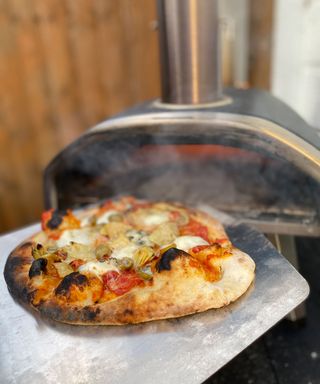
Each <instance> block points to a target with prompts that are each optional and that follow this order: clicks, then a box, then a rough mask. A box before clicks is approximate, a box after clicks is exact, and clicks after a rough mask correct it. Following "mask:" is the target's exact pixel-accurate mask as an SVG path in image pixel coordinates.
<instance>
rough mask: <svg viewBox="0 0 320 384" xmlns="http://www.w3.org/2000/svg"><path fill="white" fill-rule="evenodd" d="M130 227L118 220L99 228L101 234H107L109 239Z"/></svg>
mask: <svg viewBox="0 0 320 384" xmlns="http://www.w3.org/2000/svg"><path fill="white" fill-rule="evenodd" d="M130 229H131V227H130V225H128V224H125V223H119V222H112V223H107V224H105V225H104V226H103V227H102V228H101V230H100V233H101V235H104V236H108V237H110V238H111V239H112V238H116V237H118V236H119V235H120V234H125V233H126V232H128V231H129V230H130Z"/></svg>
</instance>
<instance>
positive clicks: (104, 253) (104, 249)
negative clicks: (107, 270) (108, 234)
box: [95, 244, 112, 261]
mask: <svg viewBox="0 0 320 384" xmlns="http://www.w3.org/2000/svg"><path fill="white" fill-rule="evenodd" d="M111 252H112V250H111V248H110V246H109V245H108V244H100V245H98V246H97V248H96V249H95V254H96V257H97V259H98V260H100V261H102V260H105V259H107V258H108V257H109V256H110V255H111Z"/></svg>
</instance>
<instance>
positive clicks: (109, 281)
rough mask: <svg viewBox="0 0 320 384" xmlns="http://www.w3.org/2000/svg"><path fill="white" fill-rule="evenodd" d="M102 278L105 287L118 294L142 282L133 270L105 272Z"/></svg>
mask: <svg viewBox="0 0 320 384" xmlns="http://www.w3.org/2000/svg"><path fill="white" fill-rule="evenodd" d="M102 279H103V282H104V285H105V287H106V288H108V289H109V290H110V291H112V292H114V293H115V294H117V295H119V296H120V295H123V294H125V293H127V292H129V291H130V290H131V289H132V288H134V287H136V286H137V285H140V284H141V283H143V280H142V279H141V277H139V276H138V275H137V274H136V273H135V272H123V273H121V274H119V273H118V272H115V271H110V272H107V273H105V274H104V275H103V276H102Z"/></svg>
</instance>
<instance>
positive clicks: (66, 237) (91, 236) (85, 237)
mask: <svg viewBox="0 0 320 384" xmlns="http://www.w3.org/2000/svg"><path fill="white" fill-rule="evenodd" d="M97 237H98V232H97V231H95V230H94V229H92V228H89V227H86V228H79V229H70V230H65V231H63V232H62V234H61V236H60V238H59V239H58V240H57V246H58V247H64V246H65V245H68V244H71V243H78V244H84V245H89V244H92V243H94V241H95V239H96V238H97Z"/></svg>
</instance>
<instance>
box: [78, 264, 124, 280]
mask: <svg viewBox="0 0 320 384" xmlns="http://www.w3.org/2000/svg"><path fill="white" fill-rule="evenodd" d="M109 271H116V272H119V269H118V268H117V267H116V266H115V265H114V264H112V263H110V262H107V261H104V262H100V261H89V262H88V263H86V264H83V265H81V266H80V267H79V272H90V273H93V274H95V275H96V276H98V277H99V276H101V275H103V274H104V273H106V272H109Z"/></svg>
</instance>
